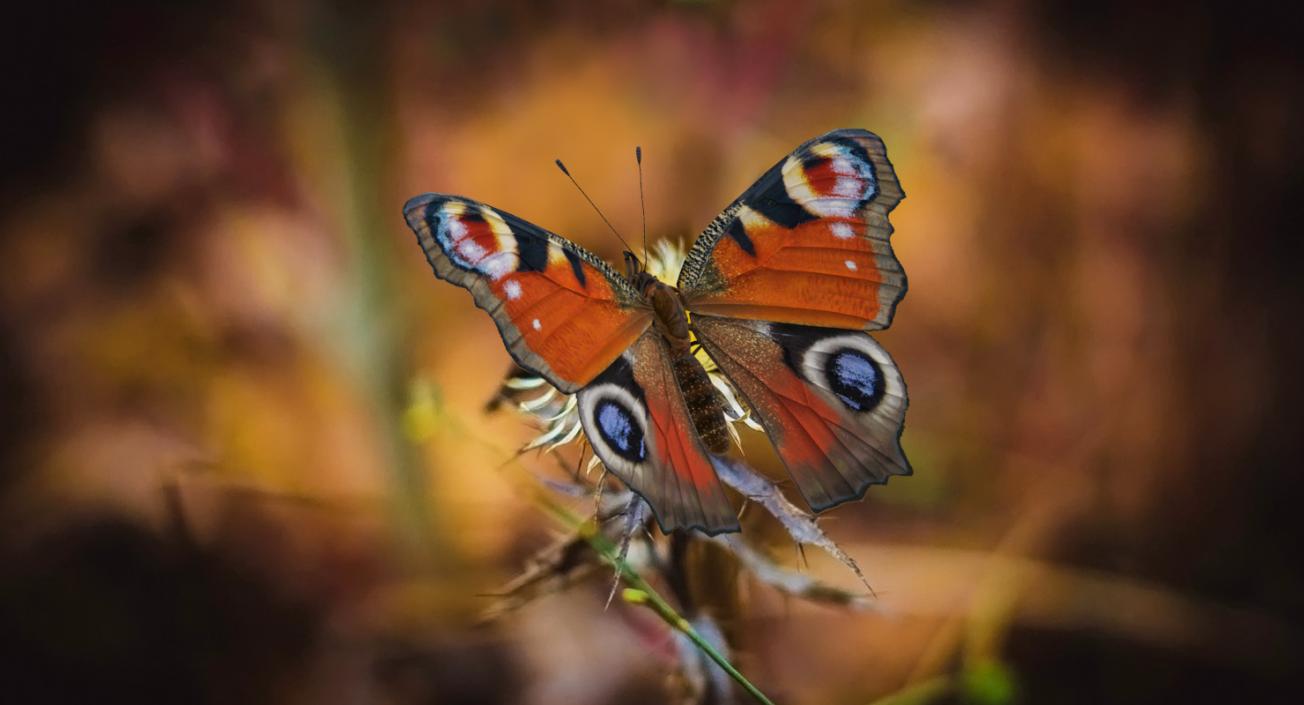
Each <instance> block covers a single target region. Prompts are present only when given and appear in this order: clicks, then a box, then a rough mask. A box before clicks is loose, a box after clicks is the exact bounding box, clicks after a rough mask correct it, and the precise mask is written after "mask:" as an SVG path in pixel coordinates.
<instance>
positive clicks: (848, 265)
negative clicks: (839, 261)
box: [843, 260, 856, 272]
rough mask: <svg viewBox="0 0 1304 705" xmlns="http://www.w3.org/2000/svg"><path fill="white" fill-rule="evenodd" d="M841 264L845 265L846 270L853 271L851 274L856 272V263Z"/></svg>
mask: <svg viewBox="0 0 1304 705" xmlns="http://www.w3.org/2000/svg"><path fill="white" fill-rule="evenodd" d="M843 264H845V265H847V269H850V270H851V271H853V272H854V271H856V263H855V262H852V261H851V260H846V261H845V262H843Z"/></svg>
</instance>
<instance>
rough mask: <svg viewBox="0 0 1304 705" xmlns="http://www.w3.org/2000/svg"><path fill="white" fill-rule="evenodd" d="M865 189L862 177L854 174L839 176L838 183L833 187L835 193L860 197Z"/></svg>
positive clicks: (849, 196) (848, 196)
mask: <svg viewBox="0 0 1304 705" xmlns="http://www.w3.org/2000/svg"><path fill="white" fill-rule="evenodd" d="M863 191H864V188H863V187H862V186H861V181H860V179H857V178H855V177H853V176H844V177H842V178H839V179H838V183H837V185H836V186H834V187H833V193H835V194H837V195H839V196H845V197H847V198H853V197H855V198H858V197H860V195H861V193H862V192H863Z"/></svg>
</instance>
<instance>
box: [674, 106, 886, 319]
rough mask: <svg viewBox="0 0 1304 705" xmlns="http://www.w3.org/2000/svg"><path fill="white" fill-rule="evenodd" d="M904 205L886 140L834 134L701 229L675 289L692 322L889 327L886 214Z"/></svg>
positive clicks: (808, 146) (778, 167)
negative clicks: (694, 316)
mask: <svg viewBox="0 0 1304 705" xmlns="http://www.w3.org/2000/svg"><path fill="white" fill-rule="evenodd" d="M903 197H904V194H903V192H902V191H901V186H900V184H899V183H898V182H897V178H896V174H895V172H894V171H893V169H892V164H891V163H890V162H889V161H888V159H887V152H886V149H885V148H884V146H883V141H882V140H881V139H879V138H878V136H877V135H875V134H873V133H871V132H867V131H865V130H836V131H833V132H830V133H828V134H826V135H823V136H821V137H817V138H815V139H813V140H811V141H809V142H807V143H805V144H803V145H801V146H800V147H798V148H797V149H796V150H795V151H794V152H793V153H792V154H790V155H789V156H787V157H785V158H784V159H783V160H781V161H780V162H779V163H778V164H775V165H774V166H773V167H772V168H770V170H769V171H767V172H766V173H765V174H764V175H763V176H762V177H761V178H760V180H758V181H757V182H756V183H755V184H754V185H753V186H752V187H751V188H749V189H748V190H747V191H745V192H744V193H743V195H741V196H739V197H738V199H737V200H736V201H734V202H733V203H732V204H730V206H729V207H728V208H726V209H725V211H724V212H723V213H721V214H720V216H719V217H717V218H716V219H715V221H713V222H712V223H711V225H710V226H709V227H707V229H706V231H705V232H703V233H702V235H701V236H700V237H699V238H698V240H697V242H696V243H694V245H693V248H692V250H691V251H690V252H689V253H688V257H687V259H686V260H685V263H684V268H683V270H682V271H681V272H680V275H679V289H680V290H681V291H682V292H683V294H684V297H685V300H686V301H687V302H688V305H689V308H690V309H692V310H693V311H694V312H695V313H704V314H712V315H718V316H729V317H734V318H747V319H760V320H769V321H779V322H784V323H797V324H803V325H815V326H827V327H834V328H847V329H858V330H876V329H880V328H886V327H887V326H888V324H889V323H890V322H891V319H892V313H893V310H894V309H895V307H896V303H897V301H898V300H899V299H900V298H901V296H902V295H904V293H905V289H906V278H905V273H904V272H903V271H902V269H901V264H900V263H899V262H898V261H897V259H896V256H895V255H894V254H893V253H892V247H891V245H890V244H889V242H888V237H889V236H890V235H891V233H892V225H891V224H890V223H889V222H888V212H889V211H891V210H892V209H893V208H894V207H895V206H896V204H897V203H898V202H900V200H901V199H902V198H903Z"/></svg>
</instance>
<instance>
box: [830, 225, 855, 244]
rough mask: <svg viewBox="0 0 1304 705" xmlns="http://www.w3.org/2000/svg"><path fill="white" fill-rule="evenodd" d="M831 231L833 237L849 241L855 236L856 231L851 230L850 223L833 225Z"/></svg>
mask: <svg viewBox="0 0 1304 705" xmlns="http://www.w3.org/2000/svg"><path fill="white" fill-rule="evenodd" d="M831 229H832V230H833V237H836V238H837V239H839V240H850V239H851V238H852V237H854V236H855V235H856V231H855V230H852V229H851V223H843V222H837V223H834V224H833V226H832V228H831Z"/></svg>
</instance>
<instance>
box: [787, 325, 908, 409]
mask: <svg viewBox="0 0 1304 705" xmlns="http://www.w3.org/2000/svg"><path fill="white" fill-rule="evenodd" d="M870 361H872V363H873V364H872V365H871V364H869V363H870ZM801 368H802V369H801V376H802V377H804V378H806V380H807V381H809V382H811V383H812V384H814V385H815V386H817V387H820V388H822V389H824V390H825V391H827V392H829V393H830V394H832V395H833V396H834V397H836V398H837V399H838V400H839V402H840V403H842V404H843V405H844V406H845V407H846V408H847V409H848V410H849V411H851V412H853V413H857V414H864V413H872V414H874V415H875V416H881V417H884V418H896V417H898V416H899V415H900V414H901V413H902V412H903V411H904V409H905V394H906V387H905V382H904V381H903V380H902V379H901V372H900V371H899V370H897V368H896V365H895V364H893V362H892V358H891V357H889V356H888V354H887V351H886V350H884V349H883V348H882V347H881V346H879V344H878V343H877V342H875V341H874V339H873V338H871V337H869V336H868V335H865V334H864V333H846V334H843V335H832V336H829V337H827V338H825V339H823V340H820V341H819V342H817V343H815V344H814V345H812V346H811V347H810V348H809V349H808V350H807V351H806V352H805V354H803V355H802V358H801ZM871 368H872V369H871ZM871 372H872V373H873V374H871ZM880 377H881V378H880Z"/></svg>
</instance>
